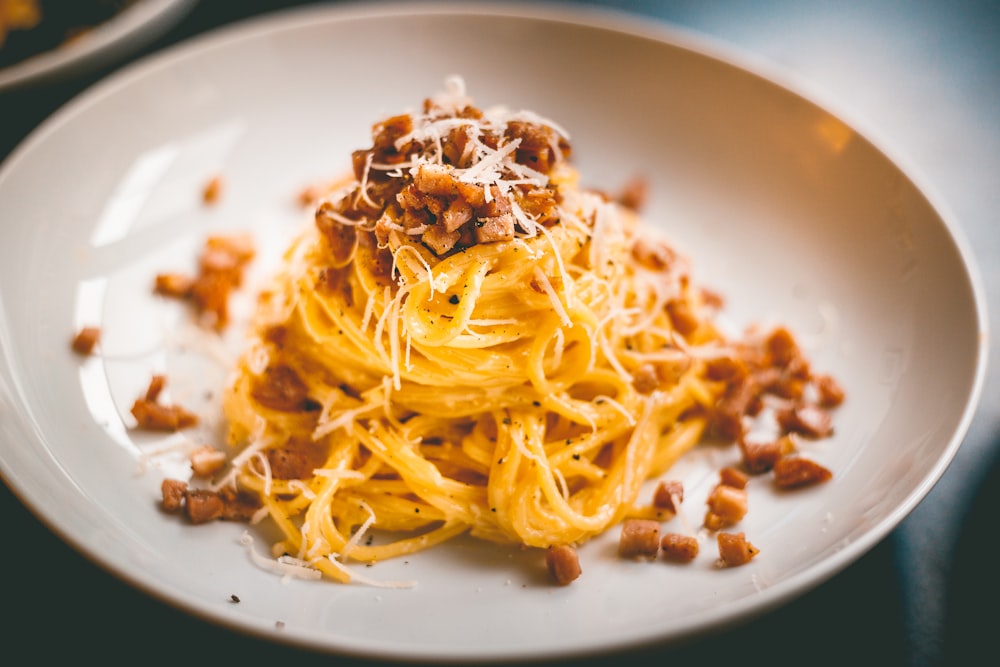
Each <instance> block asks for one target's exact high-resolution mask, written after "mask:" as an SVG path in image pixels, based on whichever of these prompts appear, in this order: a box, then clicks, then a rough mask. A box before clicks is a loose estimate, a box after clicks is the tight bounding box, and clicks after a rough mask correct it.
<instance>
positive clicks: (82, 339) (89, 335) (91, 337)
mask: <svg viewBox="0 0 1000 667" xmlns="http://www.w3.org/2000/svg"><path fill="white" fill-rule="evenodd" d="M100 338H101V330H100V329H99V328H98V327H83V328H82V329H80V330H79V331H78V332H77V333H76V335H75V336H74V337H73V342H72V344H71V345H72V348H73V351H74V352H76V353H77V354H80V355H83V356H87V355H89V354H92V353H93V352H94V347H95V346H96V345H97V342H98V341H99V340H100Z"/></svg>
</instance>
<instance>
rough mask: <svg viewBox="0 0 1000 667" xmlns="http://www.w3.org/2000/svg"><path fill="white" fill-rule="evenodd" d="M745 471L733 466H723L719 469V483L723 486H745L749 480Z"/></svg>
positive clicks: (736, 487) (741, 487) (738, 487)
mask: <svg viewBox="0 0 1000 667" xmlns="http://www.w3.org/2000/svg"><path fill="white" fill-rule="evenodd" d="M749 481H750V480H749V478H747V476H746V473H744V472H743V471H742V470H737V469H736V468H733V467H725V468H723V469H722V470H720V471H719V483H720V484H722V485H723V486H731V487H733V488H735V489H745V488H747V482H749Z"/></svg>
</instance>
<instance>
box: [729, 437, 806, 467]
mask: <svg viewBox="0 0 1000 667" xmlns="http://www.w3.org/2000/svg"><path fill="white" fill-rule="evenodd" d="M739 446H740V451H741V452H742V453H743V466H744V467H745V468H746V469H747V472H749V473H750V474H751V475H758V474H760V473H764V472H768V471H769V470H771V469H772V468H773V467H774V464H775V463H777V462H778V460H779V459H781V457H782V456H785V455H787V454H790V453H792V452H793V451H795V443H794V442H793V441H792V439H791V438H790V437H788V436H787V435H784V436H781V437H780V438H778V439H777V440H768V441H764V442H755V441H752V440H749V439H747V438H741V439H740V441H739Z"/></svg>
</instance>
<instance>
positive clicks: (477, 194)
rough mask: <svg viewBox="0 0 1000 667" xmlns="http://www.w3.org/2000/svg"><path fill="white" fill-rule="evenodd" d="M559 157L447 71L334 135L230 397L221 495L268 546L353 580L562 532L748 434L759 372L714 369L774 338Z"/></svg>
mask: <svg viewBox="0 0 1000 667" xmlns="http://www.w3.org/2000/svg"><path fill="white" fill-rule="evenodd" d="M571 155H572V148H571V144H570V140H569V134H568V133H567V132H566V131H565V130H564V129H562V128H561V127H559V126H558V125H557V124H556V123H554V122H552V121H550V120H547V119H545V118H543V117H541V116H539V115H537V114H535V113H532V112H527V111H517V112H514V111H510V110H508V109H505V108H491V109H481V108H479V107H477V106H475V104H474V103H473V102H472V100H471V99H470V98H468V97H467V96H466V93H465V90H464V86H463V84H462V82H461V80H459V79H453V80H450V81H449V87H448V90H447V91H446V92H445V93H443V94H441V95H439V96H436V97H432V98H429V99H427V100H426V101H425V102H424V104H423V106H422V108H421V109H420V110H419V111H415V112H413V113H406V114H401V115H398V116H394V117H391V118H388V119H385V120H383V121H381V122H379V123H376V124H375V125H374V127H373V131H372V146H371V147H370V148H369V149H366V150H358V151H355V152H354V153H353V155H352V164H353V174H352V175H351V177H350V178H348V179H345V180H344V181H343V182H342V183H340V184H339V185H337V186H336V187H334V188H332V189H331V190H330V192H329V193H328V194H327V195H326V196H325V197H324V198H323V199H322V201H321V202H320V203H319V204H318V205H317V206H316V209H315V224H313V225H310V226H309V227H308V228H307V229H305V230H304V231H303V232H302V234H301V235H299V236H298V237H297V238H296V240H295V241H294V242H293V244H292V245H291V247H290V248H289V249H288V250H287V252H286V254H285V255H284V261H283V264H282V266H281V269H280V271H279V273H278V275H277V276H276V277H275V279H274V282H273V284H272V285H271V286H270V287H269V289H268V290H267V291H265V292H264V293H262V294H261V295H260V296H259V301H258V311H257V314H256V318H255V321H254V323H253V326H252V330H251V332H250V340H249V343H248V345H247V347H246V349H245V351H244V353H243V354H242V357H241V359H240V361H239V365H238V367H237V368H236V369H235V373H234V375H233V378H232V382H231V384H230V385H229V386H228V388H227V393H226V395H225V398H224V412H225V416H226V418H227V422H228V439H229V444H230V446H231V447H233V448H234V450H233V451H234V452H235V453H234V454H233V455H232V457H231V461H230V466H229V468H228V471H227V472H226V474H224V475H223V476H222V477H221V478H220V479H218V480H217V481H216V482H215V486H214V491H215V492H218V493H219V494H221V496H222V498H223V499H225V500H226V501H227V502H228V503H229V506H231V507H241V506H242V507H244V510H243V512H244V514H243V518H250V519H251V520H253V521H258V520H262V519H264V518H265V517H266V518H267V519H269V520H271V521H273V522H274V524H275V525H276V526H277V528H278V530H279V531H280V539H279V541H278V542H277V543H276V544H275V545H274V548H273V554H274V555H275V556H276V557H277V556H281V555H284V556H285V557H286V558H289V559H291V560H292V561H294V562H296V563H301V564H302V565H303V566H304V567H307V568H310V569H315V570H318V571H319V572H321V573H322V574H323V575H325V576H327V577H330V578H332V579H335V580H338V581H349V580H351V579H352V578H355V577H354V575H353V574H352V571H351V570H350V569H348V568H347V567H346V565H347V564H349V563H350V562H351V561H355V562H363V563H371V562H375V561H381V560H384V559H388V558H393V557H398V556H401V555H405V554H411V553H414V552H416V551H420V550H423V549H427V548H429V547H431V546H433V545H437V544H440V543H442V542H444V541H446V540H449V539H451V538H453V537H455V536H458V535H461V534H470V535H472V536H474V537H476V538H481V539H484V540H489V541H491V542H495V543H501V544H521V545H525V546H526V547H531V548H538V549H548V548H550V547H553V546H557V545H578V544H581V543H583V542H585V541H587V540H588V539H590V538H592V537H594V536H596V535H598V534H601V533H603V532H605V531H607V530H609V529H610V528H611V527H613V526H616V525H618V524H620V523H622V522H623V521H624V520H626V519H629V518H635V517H640V518H641V517H645V518H657V517H658V518H659V519H661V520H663V519H664V518H665V517H667V516H669V513H666V514H665V513H664V512H663V511H658V512H656V514H654V511H656V508H655V507H653V506H652V505H650V503H649V502H648V500H643V498H642V497H641V489H642V486H643V484H644V483H645V482H646V481H647V480H650V479H651V478H655V477H657V476H660V475H663V474H664V473H665V472H666V471H668V470H669V469H670V467H671V466H672V464H673V463H674V462H675V461H677V459H678V458H679V457H681V456H682V455H683V454H684V453H685V452H687V451H689V450H690V449H691V448H693V447H695V446H696V445H697V444H698V443H699V442H701V441H702V440H703V439H704V438H705V436H706V435H710V434H714V435H721V436H723V437H726V438H729V439H733V440H738V439H740V438H741V436H742V435H743V430H742V427H741V426H740V424H741V423H742V422H741V419H743V418H744V417H745V416H746V415H750V414H753V412H754V410H755V409H757V408H759V401H758V404H757V408H755V407H754V405H755V403H754V401H757V400H758V399H759V397H760V395H761V392H762V391H763V389H760V390H759V391H758V392H757V393H752V392H751V394H752V395H751V394H747V396H746V397H745V398H746V400H744V401H743V402H742V403H740V402H739V401H736V399H735V398H733V394H734V391H733V387H734V386H735V385H734V383H733V382H732V381H731V379H732V377H733V373H735V372H736V371H734V370H733V368H735V365H737V364H738V365H739V366H740V367H741V368H744V369H746V368H751V369H754V368H765V367H767V368H769V369H771V370H775V369H777V370H778V371H779V372H783V369H784V368H785V367H786V366H787V365H788V364H787V363H786V362H787V359H786V360H785V361H784V362H780V363H779V361H778V360H777V359H776V356H775V354H774V351H775V350H776V349H777V348H778V347H780V346H779V345H777V344H776V343H775V340H776V337H775V336H774V335H773V334H772V335H770V336H764V335H763V334H762V335H760V336H759V338H758V339H753V338H748V339H747V340H741V341H733V340H729V339H727V338H726V336H724V335H723V333H722V332H721V331H720V328H719V327H718V326H716V324H714V316H715V313H716V312H717V310H718V309H719V308H720V306H721V300H720V299H719V297H717V296H716V295H714V294H713V293H712V292H711V291H709V290H706V289H703V288H701V287H699V286H698V285H697V284H696V283H695V282H694V281H693V280H692V276H691V271H690V265H689V263H688V261H687V259H686V258H685V257H684V256H683V255H682V254H681V253H680V252H679V251H677V250H676V249H675V248H674V247H673V246H672V245H671V244H670V243H669V241H668V240H667V239H665V238H661V237H658V236H657V235H656V234H655V232H654V230H653V229H652V228H650V227H648V226H644V225H643V224H642V223H641V222H640V218H639V216H638V214H637V212H636V210H635V209H636V202H635V201H634V200H633V198H631V197H629V196H625V195H622V196H613V195H610V194H608V193H604V192H598V191H595V190H590V189H587V188H584V187H582V186H581V185H580V182H579V178H578V175H577V173H576V171H575V169H574V167H573V166H572V164H571V160H570V158H571ZM754 341H756V342H754ZM786 349H787V346H786ZM768 354H770V357H768V358H767V359H764V358H763V357H764V356H767V355H768ZM762 355H763V356H762ZM755 363H756V364H757V365H756V366H754V365H753V364H755ZM787 375H788V374H787V373H786V374H785V375H783V376H782V377H783V378H785V380H787ZM743 377H749V374H748V373H744V375H743ZM799 377H800V378H805V379H806V380H808V379H809V377H810V376H808V375H800V376H799ZM782 381H784V380H782ZM777 382H778V381H777V380H775V382H774V383H772V385H770V386H771V388H773V386H776V383H777ZM740 386H742V387H746V386H749V384H748V383H743V384H742V385H740ZM754 386H757V385H754ZM761 386H763V385H761ZM785 386H789V385H788V384H787V383H786V385H785ZM744 393H747V392H744ZM727 401H729V402H730V403H733V401H736V402H735V403H734V405H736V406H737V407H736V408H735V410H736V411H735V412H732V411H729V412H727V411H726V410H725V409H724V408H722V407H720V406H723V405H725V404H726V402H727ZM786 430H793V429H792V427H791V426H789V427H788V428H787V429H786ZM747 444H748V445H749V443H747ZM747 451H750V450H749V449H748V450H747ZM241 503H242V505H241Z"/></svg>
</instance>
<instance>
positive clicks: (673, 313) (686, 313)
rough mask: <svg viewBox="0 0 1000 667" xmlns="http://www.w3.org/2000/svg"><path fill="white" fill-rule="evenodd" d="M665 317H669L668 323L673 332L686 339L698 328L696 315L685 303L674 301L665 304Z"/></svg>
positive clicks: (678, 300)
mask: <svg viewBox="0 0 1000 667" xmlns="http://www.w3.org/2000/svg"><path fill="white" fill-rule="evenodd" d="M667 315H669V316H670V323H671V324H672V325H673V327H674V330H675V331H677V333H679V334H680V335H682V336H684V337H685V338H687V337H688V336H690V335H691V334H693V333H694V332H695V331H696V330H697V329H698V326H699V319H698V314H697V313H695V312H694V310H693V309H692V308H691V305H690V304H689V303H688V302H687V301H683V300H680V299H674V300H672V301H669V302H668V303H667Z"/></svg>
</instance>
